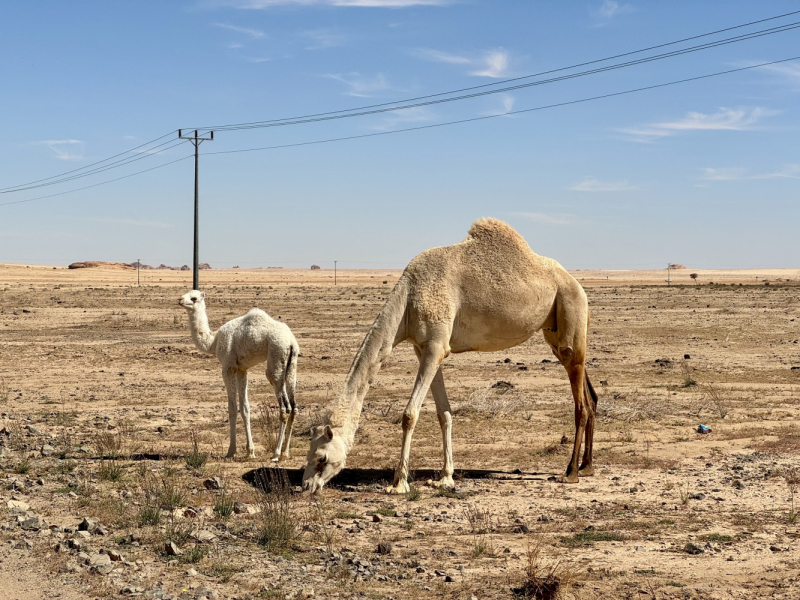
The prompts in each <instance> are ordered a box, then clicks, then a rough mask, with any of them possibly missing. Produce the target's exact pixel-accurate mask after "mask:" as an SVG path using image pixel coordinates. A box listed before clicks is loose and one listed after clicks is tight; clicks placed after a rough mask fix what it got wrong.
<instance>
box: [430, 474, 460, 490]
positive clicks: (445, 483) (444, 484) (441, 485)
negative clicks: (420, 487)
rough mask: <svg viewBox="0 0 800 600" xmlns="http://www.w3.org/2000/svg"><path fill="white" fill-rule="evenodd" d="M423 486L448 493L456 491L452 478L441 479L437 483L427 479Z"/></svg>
mask: <svg viewBox="0 0 800 600" xmlns="http://www.w3.org/2000/svg"><path fill="white" fill-rule="evenodd" d="M425 485H428V486H430V487H435V488H437V489H444V490H447V491H450V492H452V491H455V489H456V484H455V482H454V481H453V478H452V477H442V478H441V479H439V480H438V481H434V480H433V479H428V480H427V481H426V482H425Z"/></svg>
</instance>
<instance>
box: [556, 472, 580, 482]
mask: <svg viewBox="0 0 800 600" xmlns="http://www.w3.org/2000/svg"><path fill="white" fill-rule="evenodd" d="M556 481H557V482H558V483H578V474H577V473H574V474H572V475H561V476H559V477H558V479H556Z"/></svg>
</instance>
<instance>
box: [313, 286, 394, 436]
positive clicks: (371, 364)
mask: <svg viewBox="0 0 800 600" xmlns="http://www.w3.org/2000/svg"><path fill="white" fill-rule="evenodd" d="M407 299H408V289H407V286H406V282H405V279H404V278H402V277H401V278H400V280H399V281H398V282H397V285H395V287H394V289H393V290H392V292H391V293H390V294H389V298H388V299H387V300H386V304H384V306H383V308H382V309H381V312H380V313H378V316H377V317H376V318H375V322H374V323H373V324H372V327H370V330H369V332H368V333H367V335H366V336H365V337H364V341H363V342H361V347H360V348H359V349H358V352H357V353H356V356H355V358H354V359H353V364H352V365H350V371H349V372H348V373H347V379H346V380H345V383H344V389H343V390H342V392H341V394H340V395H339V399H338V400H337V402H336V405H335V406H334V407H333V410H332V411H331V414H330V417H329V419H328V422H329V424H330V425H331V426H332V427H337V428H341V430H342V435H343V436H344V438H345V440H346V442H347V450H348V452H349V451H350V449H351V448H352V447H353V444H354V442H355V436H356V431H357V430H358V421H359V419H360V418H361V408H362V406H363V403H364V397H365V396H366V395H367V391H368V390H369V386H370V384H372V381H373V379H374V378H375V376H376V375H377V374H378V371H379V370H380V368H381V364H382V363H383V361H384V360H386V358H387V357H388V356H389V354H391V352H392V348H394V346H395V344H396V343H399V342H400V341H402V340H403V339H404V338H405V335H404V333H402V332H400V327H401V326H402V322H403V317H404V316H405V312H406V301H407Z"/></svg>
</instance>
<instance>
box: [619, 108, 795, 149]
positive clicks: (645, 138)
mask: <svg viewBox="0 0 800 600" xmlns="http://www.w3.org/2000/svg"><path fill="white" fill-rule="evenodd" d="M777 114H779V112H778V111H773V110H768V109H766V108H761V107H754V108H746V107H740V108H725V107H722V108H720V109H719V110H718V111H717V112H715V113H712V114H705V113H700V112H689V113H687V114H686V116H685V117H684V118H683V119H680V120H677V121H665V122H663V123H652V124H649V125H645V126H642V127H632V128H625V129H619V130H618V131H619V132H620V133H623V134H625V135H626V136H627V137H628V138H629V139H631V140H632V141H636V142H653V141H655V140H656V139H658V138H662V137H669V136H672V135H675V134H676V133H678V132H682V131H747V130H751V129H753V128H754V125H755V124H756V123H758V122H759V121H760V120H761V119H763V118H764V117H771V116H773V115H777Z"/></svg>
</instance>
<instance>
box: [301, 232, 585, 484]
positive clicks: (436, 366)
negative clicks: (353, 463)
mask: <svg viewBox="0 0 800 600" xmlns="http://www.w3.org/2000/svg"><path fill="white" fill-rule="evenodd" d="M588 326H589V306H588V303H587V300H586V294H585V293H584V291H583V288H582V287H581V286H580V284H579V283H578V282H577V281H576V280H575V279H574V278H573V277H572V276H571V275H570V274H569V273H567V271H565V270H564V268H563V267H562V266H561V265H559V264H558V263H557V262H556V261H554V260H553V259H550V258H545V257H544V256H539V255H538V254H534V253H533V251H532V250H531V249H530V247H529V246H528V244H527V243H525V240H524V239H523V238H522V236H521V235H519V234H518V233H517V232H516V231H514V230H513V229H512V228H511V227H509V226H508V225H506V224H505V223H503V222H501V221H496V220H494V219H480V220H478V221H476V222H475V223H474V224H473V225H472V227H471V228H470V230H469V236H468V237H467V239H465V240H464V241H463V242H460V243H458V244H454V245H452V246H446V247H444V248H431V249H430V250H426V251H425V252H423V253H422V254H420V255H419V256H417V257H416V258H414V259H413V260H412V261H411V262H410V263H409V265H408V266H407V267H406V270H405V271H404V272H403V275H402V276H401V277H400V280H399V281H398V282H397V285H395V287H394V289H393V290H392V292H391V293H390V294H389V297H388V298H387V300H386V304H385V305H384V307H383V309H382V310H381V312H380V313H379V314H378V316H377V318H376V319H375V322H374V323H373V325H372V328H371V329H370V330H369V332H368V333H367V335H366V337H365V338H364V341H363V342H362V343H361V348H359V350H358V352H357V353H356V357H355V359H354V360H353V364H352V366H351V367H350V372H349V373H348V374H347V379H346V381H345V384H344V389H343V390H342V392H341V394H340V395H339V398H338V400H337V402H336V404H335V405H334V407H333V410H332V411H331V415H330V417H329V418H328V422H327V424H326V425H323V426H322V427H319V428H316V429H315V430H314V432H313V434H312V440H311V449H310V450H309V453H308V463H307V465H306V470H305V473H304V475H303V486H304V487H305V488H306V489H308V490H311V491H312V492H317V491H318V490H320V489H321V488H322V487H323V486H324V485H325V484H326V483H327V482H328V481H330V479H331V478H332V477H333V476H335V475H336V474H337V473H338V472H339V471H341V470H342V468H343V467H344V465H345V462H346V460H347V455H348V454H349V453H350V450H351V449H352V448H353V443H354V440H355V433H356V429H357V428H358V419H359V415H360V413H361V406H362V403H363V400H364V396H365V395H366V393H367V390H368V389H369V386H370V384H371V383H372V381H373V379H374V377H375V375H376V374H377V372H378V369H380V366H381V363H382V362H383V361H384V360H385V359H386V357H388V356H389V353H390V352H391V351H392V348H393V347H394V346H396V345H397V344H399V343H400V342H403V341H406V340H408V341H409V342H411V344H413V346H414V349H415V350H416V353H417V359H418V360H419V371H418V372H417V380H416V382H415V383H414V390H413V392H412V393H411V400H410V401H409V402H408V406H406V409H405V412H404V413H403V420H402V424H403V441H402V444H401V451H400V462H399V464H398V466H397V470H396V471H395V476H394V482H393V483H392V485H391V487H389V489H388V490H387V491H389V492H390V493H395V494H397V493H404V492H407V491H408V490H409V485H408V462H409V453H410V450H411V435H412V433H413V431H414V425H415V424H416V422H417V418H418V417H419V411H420V408H421V406H422V400H423V399H424V398H425V395H426V394H427V393H428V389H430V390H431V392H432V393H433V400H434V402H435V403H436V412H437V413H438V416H439V424H440V426H441V429H442V442H443V446H444V467H443V468H442V477H441V479H440V480H439V482H438V484H439V485H440V486H444V487H449V488H452V487H453V453H452V441H451V431H452V422H453V419H452V415H451V412H450V404H449V402H448V401H447V396H446V394H445V390H444V379H443V378H442V369H441V365H442V361H443V360H444V359H445V358H446V357H447V356H448V355H449V354H451V353H454V352H470V351H477V352H492V351H497V350H505V349H506V348H513V347H514V346H517V345H519V344H521V343H523V342H524V341H525V340H527V339H528V338H530V337H531V336H532V335H533V334H534V333H536V332H537V331H540V330H541V331H543V332H544V338H545V340H546V341H547V343H548V345H549V346H550V348H551V349H552V351H553V354H555V355H556V357H558V359H559V361H560V362H561V364H562V365H563V366H564V368H565V369H566V371H567V374H568V375H569V381H570V384H571V387H572V396H573V399H574V401H575V441H574V444H573V448H572V456H571V458H570V462H569V465H568V466H567V471H566V473H565V474H564V475H563V476H562V477H561V481H563V482H570V483H574V482H577V481H578V476H579V475H581V476H587V475H593V474H594V468H593V467H592V440H593V437H594V417H595V409H596V406H597V395H596V394H595V392H594V389H592V385H591V384H590V383H589V377H588V376H587V374H586V369H585V358H586V333H587V328H588ZM584 437H585V450H584V454H583V460H582V461H581V464H580V466H579V465H578V459H579V457H580V449H581V442H582V441H583V438H584Z"/></svg>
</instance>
